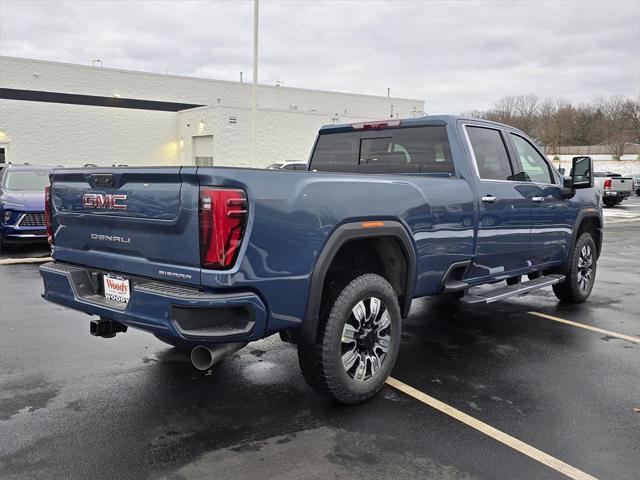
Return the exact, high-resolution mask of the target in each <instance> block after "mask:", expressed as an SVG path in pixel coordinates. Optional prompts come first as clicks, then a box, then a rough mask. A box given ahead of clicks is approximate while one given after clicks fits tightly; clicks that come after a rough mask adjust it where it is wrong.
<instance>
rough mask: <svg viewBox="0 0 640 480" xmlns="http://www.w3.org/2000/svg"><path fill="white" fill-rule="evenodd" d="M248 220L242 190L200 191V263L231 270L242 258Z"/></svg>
mask: <svg viewBox="0 0 640 480" xmlns="http://www.w3.org/2000/svg"><path fill="white" fill-rule="evenodd" d="M246 220H247V196H246V195H245V193H244V192H243V191H242V190H236V189H224V188H212V187H201V188H200V262H201V265H202V266H203V267H204V268H217V269H223V268H230V267H231V266H233V262H234V261H235V259H236V257H237V255H238V249H239V248H240V243H241V242H242V235H243V233H244V228H245V225H246Z"/></svg>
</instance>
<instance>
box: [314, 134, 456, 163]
mask: <svg viewBox="0 0 640 480" xmlns="http://www.w3.org/2000/svg"><path fill="white" fill-rule="evenodd" d="M310 170H316V171H320V172H359V173H372V174H375V173H454V167H453V158H452V156H451V150H450V147H449V139H448V136H447V131H446V128H445V127H444V126H441V125H434V126H424V127H405V128H397V129H383V130H376V131H363V132H342V133H325V134H321V135H320V136H319V137H318V141H317V142H316V147H315V149H314V151H313V155H312V156H311V165H310Z"/></svg>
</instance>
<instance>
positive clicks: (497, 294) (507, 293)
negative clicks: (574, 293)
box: [460, 275, 565, 305]
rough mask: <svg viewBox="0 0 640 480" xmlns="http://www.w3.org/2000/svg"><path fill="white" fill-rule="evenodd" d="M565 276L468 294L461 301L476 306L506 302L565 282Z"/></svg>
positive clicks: (548, 276) (548, 277)
mask: <svg viewBox="0 0 640 480" xmlns="http://www.w3.org/2000/svg"><path fill="white" fill-rule="evenodd" d="M564 279H565V276H564V275H545V276H544V277H538V278H535V279H533V280H529V281H528V282H522V283H518V284H516V285H510V286H508V287H503V288H498V289H491V290H487V291H483V292H478V293H475V294H474V293H468V294H467V295H465V296H464V297H462V298H461V299H460V301H461V302H462V303H466V304H469V305H474V304H478V303H493V302H497V301H499V300H504V299H505V298H509V297H517V296H518V295H522V294H525V293H527V292H530V291H532V290H538V289H539V288H544V287H548V286H550V285H554V284H556V283H560V282H563V281H564Z"/></svg>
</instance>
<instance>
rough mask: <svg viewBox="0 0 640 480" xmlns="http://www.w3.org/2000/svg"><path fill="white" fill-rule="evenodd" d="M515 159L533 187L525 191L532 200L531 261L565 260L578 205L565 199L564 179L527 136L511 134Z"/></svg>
mask: <svg viewBox="0 0 640 480" xmlns="http://www.w3.org/2000/svg"><path fill="white" fill-rule="evenodd" d="M508 136H509V138H510V140H511V145H512V146H513V150H512V151H513V153H514V156H515V157H516V158H517V160H518V161H519V164H520V165H519V166H520V167H521V169H522V170H521V171H522V172H523V175H524V178H525V179H526V180H528V181H529V184H528V185H526V186H523V192H524V193H525V195H526V196H527V197H528V198H529V199H530V201H531V241H530V244H529V252H528V253H527V262H529V263H530V264H531V265H544V264H548V263H554V262H559V261H562V260H563V259H564V258H565V256H566V254H567V250H568V248H569V247H570V246H571V235H572V227H573V219H574V218H575V214H576V212H575V206H573V205H572V203H571V202H569V201H567V200H566V199H565V198H564V197H563V196H562V190H561V187H560V181H561V180H560V178H559V177H558V175H556V174H555V173H554V171H553V170H552V167H551V165H549V162H548V161H547V160H546V159H545V158H544V157H543V155H542V154H541V153H540V152H539V151H538V150H537V149H536V148H535V147H534V146H533V145H532V144H531V143H530V142H529V141H528V140H527V139H525V138H524V137H521V136H520V135H518V134H516V133H509V135H508Z"/></svg>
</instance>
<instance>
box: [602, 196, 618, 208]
mask: <svg viewBox="0 0 640 480" xmlns="http://www.w3.org/2000/svg"><path fill="white" fill-rule="evenodd" d="M603 202H604V206H605V207H609V208H611V207H613V206H614V205H615V204H616V201H615V200H611V199H609V198H605V199H604V200H603Z"/></svg>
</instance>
